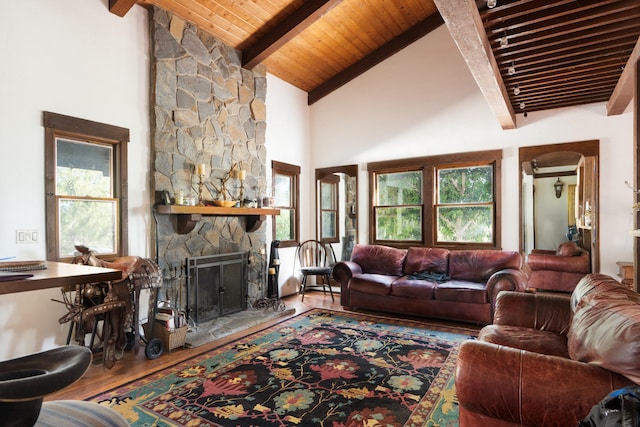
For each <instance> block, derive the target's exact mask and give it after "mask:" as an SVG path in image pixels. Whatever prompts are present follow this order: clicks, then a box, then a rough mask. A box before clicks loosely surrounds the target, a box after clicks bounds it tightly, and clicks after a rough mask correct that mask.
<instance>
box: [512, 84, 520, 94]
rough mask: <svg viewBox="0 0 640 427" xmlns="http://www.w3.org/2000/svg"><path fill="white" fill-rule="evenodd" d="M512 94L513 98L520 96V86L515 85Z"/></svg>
mask: <svg viewBox="0 0 640 427" xmlns="http://www.w3.org/2000/svg"><path fill="white" fill-rule="evenodd" d="M513 94H514V95H515V96H518V95H520V86H518V85H517V84H516V86H515V87H514V88H513Z"/></svg>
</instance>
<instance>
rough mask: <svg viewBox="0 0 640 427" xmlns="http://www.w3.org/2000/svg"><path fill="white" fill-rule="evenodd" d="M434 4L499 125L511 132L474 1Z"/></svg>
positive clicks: (507, 109)
mask: <svg viewBox="0 0 640 427" xmlns="http://www.w3.org/2000/svg"><path fill="white" fill-rule="evenodd" d="M434 3H435V4H436V6H437V8H438V10H439V11H440V14H441V15H442V17H443V18H444V22H445V24H446V25H447V28H448V29H449V33H450V34H451V37H453V40H454V41H455V43H456V45H457V46H458V49H459V50H460V53H461V54H462V57H463V58H464V60H465V61H466V62H467V66H468V67H469V70H470V71H471V74H472V75H473V78H474V79H475V80H476V83H477V84H478V87H479V88H480V91H481V92H482V94H483V95H484V97H485V99H486V100H487V102H488V103H489V107H490V108H491V110H492V111H493V114H494V115H495V116H496V118H497V119H498V122H499V123H500V126H502V129H515V127H516V117H515V113H514V111H513V108H512V107H511V103H510V102H509V96H508V94H507V90H506V88H505V85H504V82H503V81H502V76H501V75H500V70H499V68H498V64H497V62H496V59H495V57H494V56H493V53H492V51H491V46H490V43H489V39H488V37H487V33H486V32H485V30H484V26H483V25H482V21H481V19H480V14H479V13H478V9H477V7H476V3H475V1H473V0H434Z"/></svg>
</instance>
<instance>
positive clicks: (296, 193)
mask: <svg viewBox="0 0 640 427" xmlns="http://www.w3.org/2000/svg"><path fill="white" fill-rule="evenodd" d="M271 171H272V179H273V196H274V199H275V208H277V209H280V215H276V216H275V217H274V221H273V239H274V240H279V241H280V247H285V248H286V247H292V246H296V245H297V244H298V236H299V234H300V225H299V222H300V213H299V212H298V206H299V205H300V189H299V179H300V166H295V165H290V164H287V163H282V162H276V161H275V160H274V161H272V162H271Z"/></svg>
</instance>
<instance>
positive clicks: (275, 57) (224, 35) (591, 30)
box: [109, 0, 640, 129]
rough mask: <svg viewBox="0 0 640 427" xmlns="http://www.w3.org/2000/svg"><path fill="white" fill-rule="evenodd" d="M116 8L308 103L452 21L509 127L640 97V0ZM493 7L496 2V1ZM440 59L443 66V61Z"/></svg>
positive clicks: (277, 1) (316, 1) (129, 3)
mask: <svg viewBox="0 0 640 427" xmlns="http://www.w3.org/2000/svg"><path fill="white" fill-rule="evenodd" d="M495 1H496V3H497V4H496V5H495V6H493V5H492V4H490V6H492V7H489V6H488V5H487V3H488V2H487V0H403V1H392V0H138V1H136V0H109V9H110V11H111V12H113V13H115V14H117V15H119V16H124V15H125V14H126V13H127V11H128V10H130V8H131V7H133V6H134V5H135V4H136V3H137V4H139V5H141V6H145V7H149V6H157V7H159V8H161V9H164V10H166V11H168V12H171V13H173V14H175V15H176V16H179V17H180V18H182V19H184V20H185V21H188V22H190V23H192V24H194V25H195V26H197V27H198V28H200V29H202V30H204V31H207V32H208V33H210V34H212V35H214V36H215V37H217V38H219V39H220V40H222V41H223V42H224V43H226V44H228V45H229V46H232V47H234V48H236V49H238V50H240V51H241V52H242V57H243V66H245V67H247V68H252V67H254V66H255V65H257V64H260V63H262V64H264V65H266V66H267V70H268V72H269V73H271V74H273V75H275V76H277V77H279V78H281V79H282V80H284V81H286V82H289V83H290V84H292V85H294V86H296V87H298V88H300V89H302V90H304V91H306V92H307V93H308V97H309V104H313V103H314V102H316V101H318V100H319V99H321V98H322V97H324V96H326V95H327V94H329V93H331V92H332V91H333V90H336V89H337V88H339V87H341V86H342V85H344V84H345V83H347V82H349V81H350V80H351V79H353V78H355V77H357V76H358V75H360V74H362V73H363V72H365V71H366V70H368V69H370V68H371V67H373V66H374V65H376V64H378V63H380V62H381V61H383V60H384V59H386V58H388V57H389V56H391V55H393V54H395V53H396V52H398V51H399V50H401V49H402V48H404V47H406V46H407V45H409V44H411V43H413V42H414V41H416V40H418V39H419V38H421V37H423V36H425V35H426V34H428V33H429V32H430V31H433V30H434V29H436V28H437V27H439V26H440V25H441V24H442V23H443V22H445V23H446V25H447V28H448V30H449V32H450V33H451V35H452V37H453V39H454V40H455V42H456V44H457V45H458V47H459V49H460V51H461V53H462V55H463V57H464V58H465V60H466V61H467V64H468V66H469V68H470V70H471V73H472V74H473V75H474V77H475V79H476V82H477V83H478V86H479V87H480V89H481V91H482V92H483V94H484V95H485V98H486V99H487V102H488V103H489V106H490V107H491V108H492V110H493V111H494V114H495V115H496V117H497V119H498V121H499V122H500V124H501V126H502V127H503V128H504V129H509V128H514V127H515V123H516V120H515V115H516V114H517V113H524V112H532V111H540V110H547V109H552V108H559V107H566V106H575V105H582V104H588V103H593V102H608V113H609V114H620V113H622V112H623V111H624V110H625V109H626V107H627V106H628V105H629V103H630V102H631V99H632V96H633V83H632V81H633V79H632V78H631V77H632V74H633V73H632V71H633V67H632V66H630V64H633V63H634V62H635V61H636V60H637V59H638V57H639V51H640V47H639V46H640V42H639V36H640V0H579V1H578V0H495ZM489 3H491V0H489ZM436 59H437V58H436Z"/></svg>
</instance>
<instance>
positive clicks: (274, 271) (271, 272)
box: [269, 267, 276, 276]
mask: <svg viewBox="0 0 640 427" xmlns="http://www.w3.org/2000/svg"><path fill="white" fill-rule="evenodd" d="M275 274H276V269H275V267H271V268H270V269H269V275H270V276H275Z"/></svg>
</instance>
